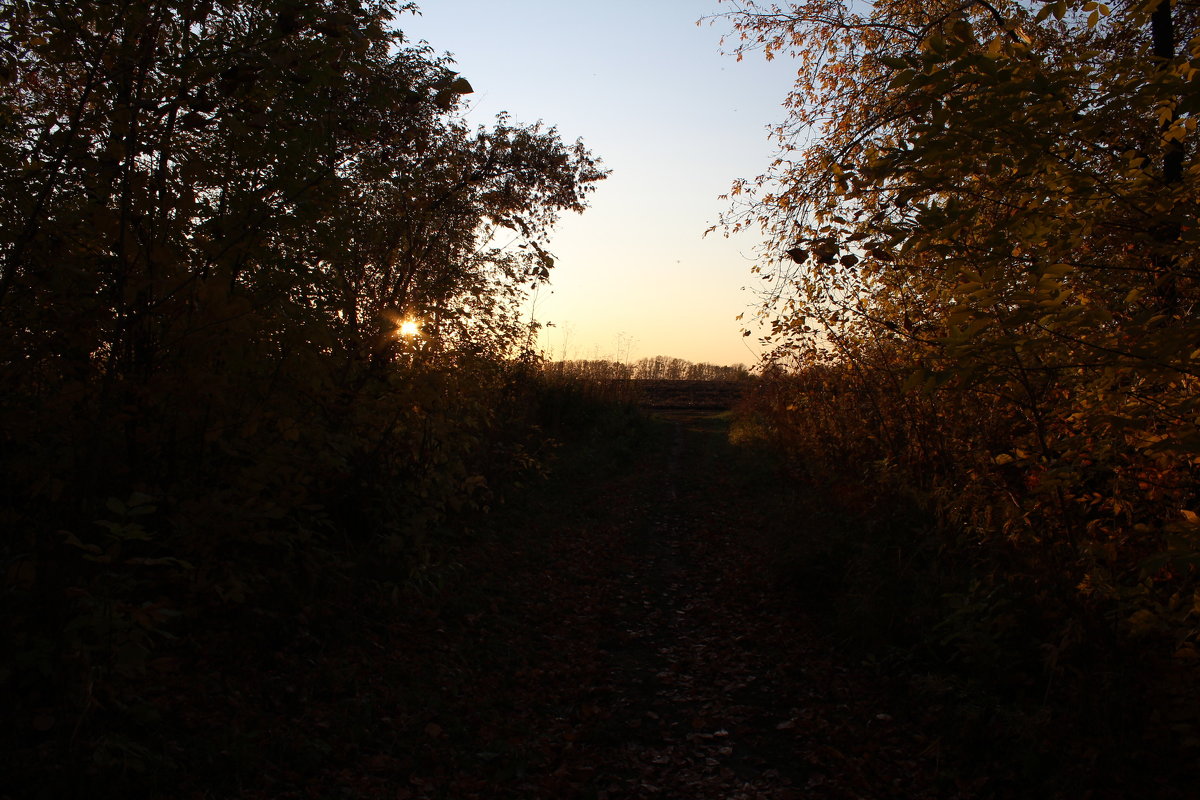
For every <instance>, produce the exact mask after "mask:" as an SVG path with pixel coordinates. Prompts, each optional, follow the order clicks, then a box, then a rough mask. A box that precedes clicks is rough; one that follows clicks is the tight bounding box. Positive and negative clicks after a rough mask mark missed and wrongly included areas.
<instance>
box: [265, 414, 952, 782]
mask: <svg viewBox="0 0 1200 800" xmlns="http://www.w3.org/2000/svg"><path fill="white" fill-rule="evenodd" d="M652 433H653V432H652ZM649 442H650V444H651V446H650V447H649V449H648V450H647V453H646V455H645V456H644V457H643V458H640V459H638V460H637V463H636V465H635V467H634V468H633V469H631V470H629V471H627V472H624V473H621V474H617V475H615V476H613V477H611V478H610V479H608V480H606V481H605V482H603V483H602V484H600V485H597V486H591V487H587V491H580V489H581V488H582V487H580V486H578V485H576V486H574V491H573V494H572V495H571V496H570V497H563V496H559V495H557V494H556V492H557V491H558V490H557V489H554V488H553V487H551V489H550V490H548V493H547V496H546V498H545V504H544V506H543V509H542V512H543V513H542V516H541V518H540V519H537V520H533V521H530V529H529V530H528V531H526V532H525V533H524V534H523V535H519V536H510V537H503V538H502V539H499V540H497V541H496V542H495V543H494V545H493V547H492V548H490V550H488V551H486V552H484V553H483V554H482V556H481V558H480V559H479V560H478V561H472V562H471V563H468V564H466V565H465V570H466V573H467V575H468V578H469V584H470V591H468V592H466V593H465V595H464V598H463V599H462V600H461V602H460V603H459V604H458V605H457V606H455V605H454V604H453V603H451V604H450V605H449V606H447V607H445V608H441V609H439V610H438V611H437V612H436V613H433V614H432V615H431V616H429V617H428V618H426V619H425V620H424V622H423V623H420V624H417V623H412V622H410V623H405V625H403V626H401V627H399V628H393V629H392V630H389V631H388V632H387V633H386V634H385V636H386V639H388V640H392V641H395V640H396V639H397V638H403V639H404V640H406V641H408V642H410V643H412V644H411V646H410V648H409V649H408V650H407V651H406V652H405V653H404V654H403V656H402V657H398V658H397V659H396V660H395V661H394V662H393V663H392V664H391V669H387V667H388V664H387V663H386V662H385V663H384V664H383V667H384V668H385V670H386V671H388V672H390V673H391V675H392V676H394V678H393V679H394V680H397V681H402V682H404V683H405V685H406V686H405V688H406V690H405V691H404V692H403V693H401V694H400V695H399V696H395V687H394V686H392V687H389V688H390V691H389V690H387V689H385V690H384V691H385V692H386V693H387V694H388V695H389V702H391V703H394V704H395V706H396V709H395V714H394V715H393V716H391V718H390V720H389V723H390V724H389V726H388V730H389V732H390V734H391V735H390V736H389V737H385V738H384V739H383V740H381V739H380V738H379V737H376V738H375V739H374V740H370V739H364V741H363V742H362V743H361V744H360V745H359V752H358V753H356V754H355V755H356V757H355V758H353V759H352V760H351V761H352V762H353V763H351V764H348V765H347V766H345V767H343V768H342V769H341V770H339V771H337V772H336V773H333V774H330V773H326V774H325V775H324V776H323V778H322V780H321V781H320V782H319V783H321V784H324V787H322V788H320V789H318V788H316V787H314V786H313V784H312V782H310V781H306V783H307V784H308V786H307V792H306V793H308V794H310V795H311V793H312V792H313V791H318V792H325V791H327V790H328V789H329V788H332V787H331V786H330V784H340V785H341V787H342V788H343V790H345V791H351V792H352V793H353V794H354V795H355V796H381V797H382V796H387V797H392V798H400V799H401V800H403V798H476V797H478V798H556V799H563V798H597V799H599V798H609V799H610V800H616V798H679V800H684V799H685V798H687V799H690V800H704V799H705V798H712V800H739V799H740V798H771V800H787V799H788V798H801V797H803V798H860V797H861V798H884V797H896V798H920V797H926V796H934V795H937V796H944V797H952V796H956V795H957V792H955V791H946V789H945V781H944V780H943V781H942V791H941V792H940V793H939V792H935V791H934V789H933V788H932V777H933V774H934V772H935V771H936V769H937V765H936V763H935V753H936V747H935V746H934V745H933V743H931V742H929V741H926V740H924V739H922V737H921V736H920V735H919V734H917V733H915V732H913V731H912V730H910V729H909V728H908V727H907V726H906V725H905V724H904V722H903V721H902V720H900V719H898V718H897V716H898V715H897V713H896V712H895V711H894V709H891V708H889V707H888V705H887V702H886V700H885V699H884V697H885V694H884V693H883V692H881V691H879V689H878V687H876V686H874V685H873V684H872V682H871V681H870V680H869V679H868V678H867V677H866V676H865V675H864V674H860V673H858V672H856V671H855V670H854V669H853V668H851V667H848V666H846V665H844V664H842V663H840V662H839V660H838V659H837V658H836V657H835V656H833V655H831V654H830V652H829V651H827V650H826V649H824V648H823V647H822V646H821V645H819V644H817V643H816V642H815V637H814V636H813V635H812V634H811V632H810V631H808V630H807V629H806V627H805V621H804V619H803V614H802V613H801V611H800V610H799V609H796V608H794V607H789V606H788V604H787V601H786V599H785V598H783V597H781V596H777V595H776V593H774V590H773V589H772V583H773V582H772V580H771V579H770V572H771V569H770V561H771V559H772V553H771V552H770V551H769V549H768V544H769V542H768V537H764V536H761V535H759V534H760V533H761V531H762V529H763V526H764V525H767V524H775V525H778V524H779V523H780V520H773V521H771V520H767V519H765V516H766V515H768V514H769V509H764V508H760V507H758V505H757V504H758V500H759V499H761V498H759V496H758V494H757V493H756V492H757V490H756V489H755V487H754V485H753V481H754V476H753V475H752V474H748V473H747V472H746V470H745V469H744V465H742V464H739V463H735V461H736V453H734V451H733V450H732V449H731V448H730V447H729V446H728V444H727V442H726V440H725V437H724V431H723V428H722V426H720V425H719V424H716V425H714V424H713V421H712V419H711V418H704V417H700V418H698V424H697V419H691V420H689V419H687V418H680V419H676V420H674V421H669V422H667V423H666V428H665V430H663V429H660V430H659V433H658V438H657V439H656V438H655V437H654V436H653V435H651V437H650V440H649ZM654 442H657V446H654V444H653V443H654ZM568 507H569V508H568ZM787 524H795V525H796V526H797V532H798V534H799V533H800V532H802V530H803V524H804V521H803V520H799V519H797V520H789V521H787ZM385 680H386V676H385ZM381 745H382V746H381ZM348 784H352V785H353V786H354V788H353V790H349V789H347V788H346V787H347V785H348ZM280 788H282V787H280ZM296 788H297V789H298V788H299V787H296ZM282 794H286V792H276V793H275V796H281V795H282ZM297 794H298V795H299V794H300V792H297ZM322 796H326V795H324V794H322Z"/></svg>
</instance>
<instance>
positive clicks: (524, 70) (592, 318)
mask: <svg viewBox="0 0 1200 800" xmlns="http://www.w3.org/2000/svg"><path fill="white" fill-rule="evenodd" d="M420 5H421V11H422V15H421V16H419V17H412V16H408V15H405V16H403V17H401V18H400V20H399V21H398V22H399V27H400V28H401V29H402V30H404V31H405V33H406V35H407V36H408V37H409V38H410V39H411V40H414V41H417V40H421V39H424V40H426V41H428V42H429V44H430V45H432V47H433V48H434V50H435V51H437V52H438V53H444V52H450V53H451V54H453V56H454V59H455V61H456V62H457V66H456V69H457V70H458V71H460V72H461V73H462V74H463V76H464V77H466V78H467V79H468V80H469V81H470V82H471V84H472V86H473V87H474V88H475V94H474V95H471V96H470V97H469V98H468V100H469V103H470V105H471V107H472V110H471V112H470V114H469V116H468V119H469V120H470V121H471V122H473V123H476V124H484V123H486V122H488V121H489V120H490V119H491V118H493V117H494V116H495V114H496V113H498V112H500V111H507V112H509V113H510V115H511V116H512V118H513V120H514V121H516V122H536V121H537V120H539V119H540V120H543V121H544V122H545V123H546V124H547V125H553V126H555V127H557V128H558V129H559V131H560V132H561V134H562V137H563V139H564V140H565V141H568V142H570V141H574V140H575V139H576V138H582V139H583V140H584V142H585V143H586V144H587V146H588V147H589V148H590V149H591V150H592V152H593V153H595V154H596V155H598V156H600V157H601V158H602V159H603V160H604V163H605V166H606V167H607V168H609V169H611V170H612V175H611V176H610V177H609V178H608V180H606V181H604V182H603V183H601V184H600V185H599V188H598V189H597V190H596V192H595V193H594V194H593V195H592V202H591V205H592V207H591V208H590V209H589V210H588V211H587V212H585V213H584V214H583V215H581V216H576V215H569V216H568V217H566V218H564V219H563V221H562V223H561V224H560V225H559V227H558V230H557V231H556V233H555V235H554V238H553V240H552V242H551V245H550V250H551V252H553V253H554V254H555V256H556V257H557V258H558V266H557V267H556V268H555V269H554V272H553V273H552V277H551V285H550V286H549V287H547V288H543V289H542V290H541V291H540V292H539V296H538V298H537V304H536V316H537V318H538V319H539V320H540V321H542V322H543V323H547V322H548V323H553V327H548V328H546V329H545V331H544V334H543V337H542V346H543V348H544V349H545V350H546V351H547V353H548V355H550V356H551V357H553V358H561V357H563V356H564V355H565V356H566V357H567V358H593V357H619V358H622V359H624V358H630V359H637V358H640V357H643V356H653V355H665V356H674V357H678V358H685V359H688V360H690V361H708V362H713V363H719V364H731V363H739V362H740V363H751V362H753V361H754V360H755V359H756V357H757V355H758V353H759V347H758V346H757V339H756V337H753V336H752V337H750V338H743V337H742V335H741V330H742V324H743V323H741V322H738V321H737V319H736V317H737V315H738V314H739V313H741V312H743V311H746V312H752V311H753V310H754V306H755V303H754V296H753V293H752V289H747V290H745V291H743V290H742V287H743V286H750V287H752V286H753V284H754V282H755V281H754V279H753V278H754V276H752V275H751V274H750V267H751V265H752V263H753V262H752V260H751V259H752V256H753V252H752V251H753V249H754V246H755V245H756V244H757V239H755V238H754V237H753V236H752V235H742V236H740V237H737V238H734V239H725V238H723V237H722V236H721V235H720V234H716V233H714V234H710V235H709V236H708V237H707V238H704V236H703V234H704V232H705V230H706V229H707V228H708V227H709V226H710V225H711V224H713V223H715V222H716V221H717V217H718V216H719V215H720V213H721V212H722V211H723V210H725V208H726V206H727V203H726V202H725V201H722V200H719V199H718V196H719V195H721V194H723V193H725V192H726V191H727V190H728V189H729V186H730V184H731V182H732V181H733V180H734V179H735V178H738V177H754V176H755V175H758V174H759V173H761V172H762V171H763V170H764V169H765V168H766V167H767V165H768V164H769V162H770V159H771V158H772V156H773V154H774V150H773V148H772V146H771V143H770V141H769V139H768V133H767V128H768V126H769V125H770V124H771V123H774V122H778V121H779V120H780V119H781V118H782V116H783V111H782V108H781V105H780V104H781V102H782V101H783V99H784V96H785V95H786V93H787V91H788V89H789V88H790V87H791V84H792V81H793V79H794V76H795V66H794V65H793V64H791V63H789V62H787V61H785V60H780V61H775V62H771V63H768V62H765V61H763V60H762V59H761V58H757V57H756V58H747V59H746V60H744V61H742V62H737V61H736V60H735V59H734V58H733V57H732V56H722V55H720V52H719V50H720V38H721V35H722V34H723V33H726V32H727V31H728V24H727V23H725V22H724V21H720V20H719V21H717V22H716V24H715V25H712V26H710V25H708V24H707V23H705V24H704V25H701V26H697V25H696V21H697V20H698V19H700V18H701V17H703V16H706V15H708V14H711V13H713V12H714V11H718V10H720V8H721V6H720V4H718V3H717V0H605V1H604V2H594V3H583V2H573V1H572V0H507V2H499V1H498V0H423V1H422V2H421V3H420ZM746 316H747V318H749V317H750V316H751V313H747V315H746Z"/></svg>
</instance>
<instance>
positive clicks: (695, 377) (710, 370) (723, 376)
mask: <svg viewBox="0 0 1200 800" xmlns="http://www.w3.org/2000/svg"><path fill="white" fill-rule="evenodd" d="M546 371H547V372H549V373H551V374H555V375H562V376H564V377H579V378H591V379H598V380H650V381H739V380H744V379H745V378H748V377H749V376H750V371H749V370H748V369H747V368H746V366H745V365H744V364H733V365H731V366H718V365H716V364H708V363H705V362H701V363H699V364H697V363H694V362H691V361H685V360H684V359H682V358H669V357H667V356H653V357H650V358H642V359H638V360H637V361H632V362H627V363H622V362H620V361H610V360H608V359H583V360H572V361H555V362H551V363H550V364H547V365H546Z"/></svg>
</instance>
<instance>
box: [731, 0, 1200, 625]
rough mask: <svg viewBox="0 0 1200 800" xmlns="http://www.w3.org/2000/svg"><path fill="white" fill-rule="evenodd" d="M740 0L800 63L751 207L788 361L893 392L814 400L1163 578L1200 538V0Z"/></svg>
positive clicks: (1061, 557)
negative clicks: (1199, 157)
mask: <svg viewBox="0 0 1200 800" xmlns="http://www.w3.org/2000/svg"><path fill="white" fill-rule="evenodd" d="M732 5H733V6H734V8H733V9H732V10H731V11H729V12H728V17H729V18H730V20H731V21H732V24H733V26H734V36H735V48H734V49H735V50H736V51H737V52H738V54H739V56H742V55H744V54H746V53H749V52H750V51H753V50H755V49H759V50H762V51H763V52H764V54H765V55H766V57H768V58H775V57H779V56H790V57H792V58H793V59H794V60H795V63H797V64H798V65H799V79H798V82H797V84H796V89H795V91H794V92H793V93H792V94H791V95H790V96H789V97H788V99H787V102H786V109H787V112H788V118H787V120H786V121H785V123H784V124H782V125H781V126H779V127H778V128H777V129H776V131H775V136H776V139H777V141H778V143H779V145H780V156H779V157H778V159H777V160H776V161H775V162H774V163H773V164H772V165H771V167H770V169H769V170H768V171H767V172H766V173H765V174H764V176H763V177H762V178H760V179H758V180H757V181H754V182H749V181H742V182H739V183H737V184H735V185H734V187H733V189H732V192H731V196H732V198H733V200H734V202H735V203H738V205H737V206H736V207H735V209H734V211H733V212H732V213H731V215H730V217H729V219H728V220H727V224H728V226H729V227H730V228H731V229H734V230H736V229H740V228H744V227H748V226H761V228H762V229H763V230H764V231H765V232H766V234H767V235H768V238H769V240H770V244H769V245H768V247H767V249H766V251H765V253H764V264H763V265H762V266H760V267H759V270H761V271H763V272H764V273H765V274H767V275H768V276H769V277H771V278H773V281H772V283H771V285H772V286H773V287H774V288H773V294H771V296H770V297H768V298H767V307H768V309H769V311H770V313H771V314H772V315H773V316H774V323H773V330H772V337H773V340H774V342H775V345H776V351H775V358H776V360H777V361H778V362H780V363H786V364H791V365H792V366H793V367H797V368H800V369H812V368H813V367H814V365H819V364H828V365H830V368H831V369H833V370H834V373H827V377H828V375H829V374H836V375H837V376H838V377H837V381H838V382H843V383H844V386H843V388H844V389H845V388H846V387H853V391H854V393H855V396H856V397H857V403H855V404H854V406H855V408H857V409H859V410H860V411H861V412H865V413H863V414H862V416H861V418H859V419H856V420H848V419H847V417H846V414H845V413H841V412H839V411H838V410H837V409H836V408H831V409H829V413H830V414H831V416H830V417H825V416H824V415H822V414H813V413H808V419H809V420H811V422H801V421H797V420H794V419H793V421H792V422H790V423H788V424H791V425H794V426H799V428H797V430H799V429H800V428H803V427H804V426H805V425H812V426H820V425H824V424H832V425H843V426H846V427H845V428H844V429H843V431H842V433H845V431H846V430H859V431H860V432H861V434H862V435H861V438H859V439H857V440H856V441H858V442H859V444H856V445H855V447H860V448H861V452H862V453H863V455H864V457H866V458H869V459H870V460H871V461H872V463H876V464H878V465H882V466H881V467H880V468H881V469H884V470H886V471H888V472H889V474H890V475H891V476H892V479H894V480H897V481H899V482H902V483H906V484H909V485H916V486H920V487H922V491H928V492H931V493H932V494H931V495H930V496H932V497H933V498H934V499H935V504H936V505H937V506H938V508H939V509H940V513H942V514H943V516H944V517H946V518H948V519H950V520H951V521H953V523H954V524H955V525H963V526H966V527H967V528H968V529H970V530H972V531H978V532H979V535H981V536H983V537H987V538H991V537H995V536H996V535H997V534H999V533H1001V532H1004V533H1006V534H1008V535H1009V536H1011V537H1014V538H1015V539H1018V540H1021V541H1025V542H1027V543H1029V544H1030V545H1032V543H1034V542H1039V543H1045V545H1044V547H1042V548H1041V549H1038V550H1037V552H1039V553H1040V554H1041V555H1040V556H1038V558H1042V559H1045V561H1044V562H1043V563H1042V564H1040V565H1039V567H1038V568H1039V569H1040V570H1045V571H1046V572H1047V573H1052V572H1054V571H1055V570H1059V571H1060V572H1061V576H1060V577H1059V578H1056V580H1059V581H1061V583H1062V585H1063V586H1064V591H1065V592H1067V593H1070V592H1073V591H1074V590H1075V587H1076V586H1079V587H1082V588H1081V591H1082V592H1083V593H1085V594H1088V593H1091V595H1092V596H1094V597H1104V598H1107V599H1114V598H1118V597H1119V598H1121V599H1122V601H1129V598H1131V597H1133V596H1134V595H1135V594H1138V593H1141V594H1139V597H1141V599H1140V600H1138V601H1137V602H1138V603H1146V602H1148V601H1146V599H1145V598H1146V597H1147V596H1151V597H1158V598H1159V599H1161V598H1162V595H1159V594H1158V592H1159V591H1160V588H1161V587H1159V588H1154V587H1156V586H1157V584H1155V580H1157V579H1156V578H1152V577H1151V578H1147V573H1146V572H1145V571H1143V570H1142V568H1141V567H1140V565H1142V564H1144V563H1146V562H1145V559H1146V558H1148V557H1150V556H1151V554H1152V553H1155V552H1166V551H1167V550H1168V548H1170V551H1171V552H1172V553H1173V554H1174V555H1172V556H1168V558H1176V557H1182V558H1191V556H1190V555H1186V554H1188V553H1192V552H1194V551H1195V549H1196V542H1197V530H1196V527H1195V525H1194V522H1195V515H1194V514H1193V513H1192V511H1191V509H1192V508H1193V506H1194V504H1195V502H1196V500H1197V492H1196V489H1197V487H1196V484H1195V481H1194V477H1193V476H1192V470H1193V466H1192V465H1193V464H1194V463H1195V459H1196V458H1197V456H1200V429H1198V428H1197V422H1198V421H1200V419H1198V417H1197V411H1198V408H1197V404H1196V403H1197V401H1196V398H1197V388H1198V384H1197V378H1198V377H1200V360H1198V359H1200V350H1197V344H1198V343H1200V326H1198V323H1197V321H1196V310H1197V301H1198V300H1200V287H1198V285H1197V279H1198V278H1200V273H1198V272H1197V263H1196V260H1195V253H1196V250H1197V244H1200V240H1198V236H1200V233H1198V231H1197V226H1196V222H1195V221H1196V216H1197V214H1196V212H1197V208H1198V201H1200V196H1198V189H1200V168H1198V167H1197V166H1196V163H1195V158H1196V147H1195V129H1196V113H1197V111H1200V92H1197V88H1196V87H1197V84H1196V75H1197V70H1196V66H1195V63H1196V62H1195V59H1196V58H1197V56H1200V39H1198V38H1196V36H1197V32H1198V27H1197V25H1198V21H1200V20H1198V12H1197V7H1196V6H1195V5H1194V4H1191V3H1184V2H1178V3H1171V2H1169V0H1151V2H1147V3H1131V4H1128V5H1125V6H1123V7H1119V8H1116V9H1112V8H1110V7H1109V6H1107V5H1104V4H1102V3H1096V2H1068V1H1067V0H1061V1H1056V2H1049V3H1045V4H1041V5H1038V6H1034V7H1031V6H1030V5H1029V4H1023V3H1016V2H998V3H992V2H987V0H973V2H968V3H961V4H960V3H941V2H935V3H933V4H930V3H920V4H917V3H911V2H905V1H903V0H901V1H899V2H875V3H871V4H857V3H847V2H841V0H832V1H826V0H817V1H814V2H806V3H791V4H783V5H774V4H766V3H756V2H747V3H733V4H732ZM826 384H827V385H828V380H827V379H826ZM843 397H844V395H843ZM809 401H810V403H818V404H820V403H825V402H826V401H824V400H822V399H821V398H820V397H819V395H817V394H810V395H809ZM791 405H792V406H795V405H796V403H795V402H792V403H791ZM781 413H782V412H781ZM822 420H825V421H824V422H823V421H822ZM797 435H802V434H797ZM803 435H807V434H803ZM811 435H813V436H817V435H818V434H817V433H816V432H814V433H812V434H811ZM1051 532H1053V534H1052V533H1051ZM1050 542H1054V544H1053V545H1052V544H1050ZM1099 550H1103V551H1104V552H1105V553H1106V554H1107V555H1105V556H1104V557H1103V558H1098V557H1097V555H1096V554H1097V553H1098V552H1099ZM1029 552H1032V551H1029ZM1051 554H1053V555H1051ZM1051 565H1052V566H1051ZM1184 572H1187V571H1186V570H1185V571H1184ZM1181 574H1182V573H1180V572H1178V571H1177V572H1176V573H1175V575H1176V577H1177V578H1178V577H1179V576H1180V575H1181ZM1188 580H1191V579H1190V578H1189V579H1188ZM1146 581H1149V583H1148V584H1147V583H1146ZM1167 583H1170V581H1168V582H1167ZM1135 585H1137V586H1139V587H1140V588H1138V589H1134V588H1132V587H1133V586H1135ZM1119 586H1123V587H1124V588H1118V587H1119ZM1147 587H1149V588H1147ZM1178 589H1179V586H1177V585H1174V584H1172V588H1171V590H1170V591H1176V590H1178ZM1162 591H1166V590H1165V589H1164V590H1162ZM1170 591H1168V592H1167V594H1170ZM1154 602H1155V603H1157V602H1158V600H1156V601H1154ZM1140 607H1143V608H1145V607H1146V606H1140ZM1153 609H1154V610H1153V613H1154V614H1155V615H1160V614H1161V615H1162V616H1164V617H1170V616H1172V615H1174V612H1171V611H1168V610H1166V606H1161V607H1160V606H1158V605H1154V606H1153ZM1176 619H1177V621H1178V620H1179V619H1181V618H1178V617H1177V615H1176Z"/></svg>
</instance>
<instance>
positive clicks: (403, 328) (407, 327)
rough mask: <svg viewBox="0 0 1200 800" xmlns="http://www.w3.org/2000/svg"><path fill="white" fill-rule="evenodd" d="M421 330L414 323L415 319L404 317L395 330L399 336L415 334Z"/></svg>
mask: <svg viewBox="0 0 1200 800" xmlns="http://www.w3.org/2000/svg"><path fill="white" fill-rule="evenodd" d="M420 332H421V326H420V325H418V324H417V323H416V320H411V319H406V320H404V322H401V323H400V328H399V329H398V330H397V333H399V334H400V335H401V336H409V337H412V336H416V335H417V334H418V333H420Z"/></svg>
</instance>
